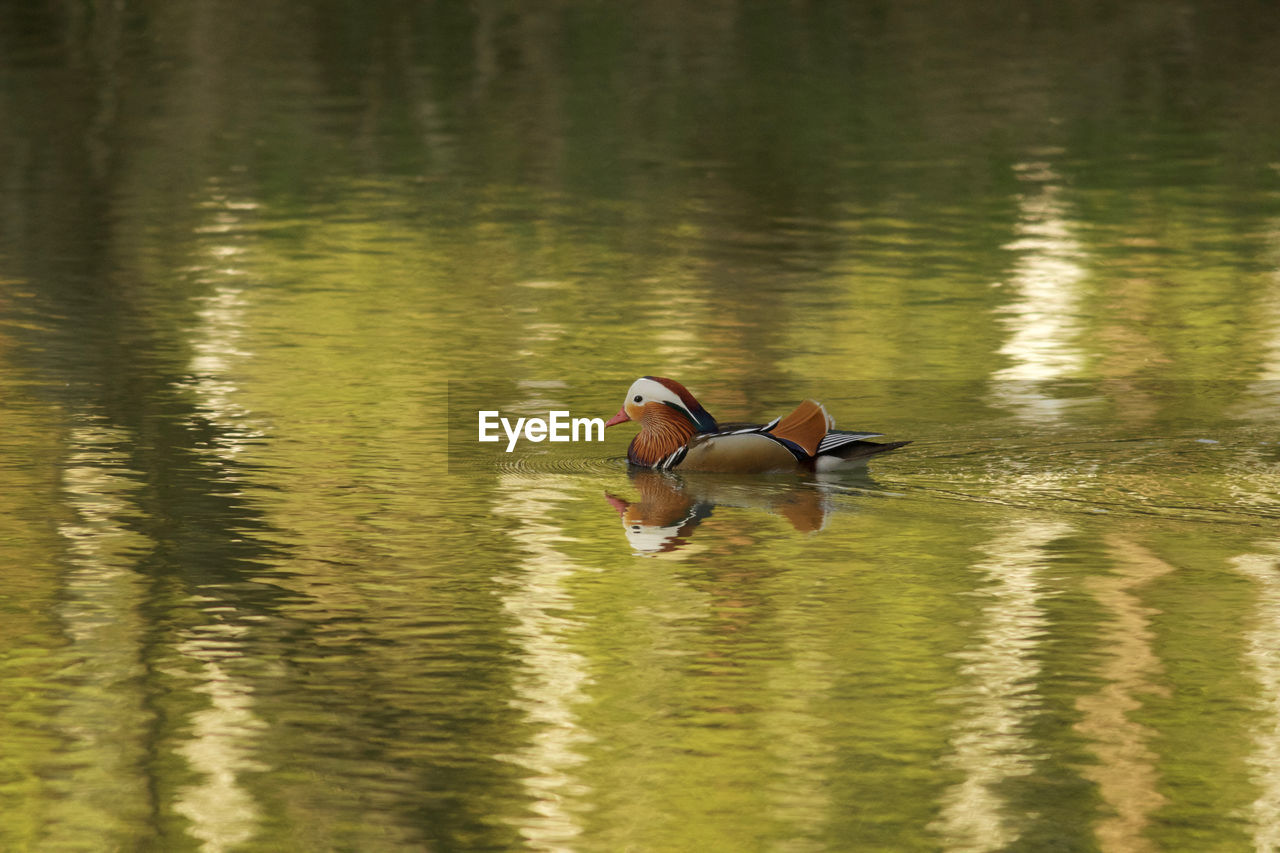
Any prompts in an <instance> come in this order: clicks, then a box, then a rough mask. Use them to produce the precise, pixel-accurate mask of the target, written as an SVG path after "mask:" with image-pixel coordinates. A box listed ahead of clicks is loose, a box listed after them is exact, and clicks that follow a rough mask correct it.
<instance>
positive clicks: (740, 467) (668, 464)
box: [605, 376, 910, 474]
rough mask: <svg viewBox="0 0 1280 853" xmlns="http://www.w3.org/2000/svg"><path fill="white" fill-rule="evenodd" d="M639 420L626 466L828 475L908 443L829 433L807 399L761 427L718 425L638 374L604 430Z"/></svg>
mask: <svg viewBox="0 0 1280 853" xmlns="http://www.w3.org/2000/svg"><path fill="white" fill-rule="evenodd" d="M626 421H637V422H639V424H640V432H639V433H638V434H637V435H636V437H635V438H634V439H632V441H631V446H630V447H629V448H627V461H628V462H630V463H631V464H632V465H635V466H638V467H641V468H658V469H661V470H666V471H669V470H676V471H707V472H719V473H728V474H770V473H781V472H787V471H794V472H817V473H826V472H829V471H837V470H840V469H844V468H851V467H854V466H857V465H860V464H863V463H864V462H865V461H866V459H867V457H868V456H872V455H874V454H877V453H884V452H885V451H887V450H893V449H894V448H897V447H902V446H903V445H904V444H910V442H909V441H891V442H884V443H878V442H874V441H868V440H867V439H870V438H879V437H880V436H881V433H875V432H846V431H844V430H837V429H833V427H834V426H835V421H834V420H833V419H832V417H831V415H829V414H827V410H826V409H824V408H823V407H822V404H821V403H817V402H815V401H813V400H805V401H804V402H803V403H801V404H800V405H799V406H796V408H795V411H793V412H791V414H789V415H786V416H785V417H780V418H774V419H773V420H772V421H770V422H769V423H767V424H718V423H716V419H715V418H713V417H711V415H710V413H708V412H707V410H706V409H704V408H703V407H702V405H701V404H700V403H699V402H698V401H697V399H695V398H694V396H693V395H692V394H690V393H689V389H687V388H685V387H684V386H683V385H681V384H680V383H679V382H676V381H675V380H674V379H663V378H661V377H658V376H643V377H641V378H639V379H637V380H636V381H635V382H633V383H631V388H630V389H629V390H628V391H627V396H626V399H624V400H623V403H622V408H621V409H620V410H619V411H618V413H617V414H616V415H614V416H613V417H612V418H610V419H609V420H608V421H607V422H605V426H606V427H611V426H616V425H617V424H620V423H624V422H626Z"/></svg>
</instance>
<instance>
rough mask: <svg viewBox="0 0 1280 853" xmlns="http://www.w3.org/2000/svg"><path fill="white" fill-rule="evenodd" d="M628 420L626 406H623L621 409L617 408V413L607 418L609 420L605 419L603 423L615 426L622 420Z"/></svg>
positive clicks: (629, 418)
mask: <svg viewBox="0 0 1280 853" xmlns="http://www.w3.org/2000/svg"><path fill="white" fill-rule="evenodd" d="M629 420H631V416H630V415H628V414H627V407H626V406H623V407H622V408H621V409H618V414H616V415H614V416H613V417H611V418H609V420H607V421H605V422H604V425H605V426H607V427H611V426H617V425H618V424H620V423H622V422H623V421H629Z"/></svg>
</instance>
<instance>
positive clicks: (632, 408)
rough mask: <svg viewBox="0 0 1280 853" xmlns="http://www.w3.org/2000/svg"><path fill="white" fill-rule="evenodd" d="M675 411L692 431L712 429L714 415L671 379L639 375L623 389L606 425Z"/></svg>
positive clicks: (709, 430)
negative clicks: (622, 393) (686, 421)
mask: <svg viewBox="0 0 1280 853" xmlns="http://www.w3.org/2000/svg"><path fill="white" fill-rule="evenodd" d="M675 413H679V414H680V415H683V416H684V417H685V418H687V419H688V421H689V423H690V424H692V425H693V428H694V431H695V432H715V430H716V419H715V418H713V417H711V415H710V413H708V412H707V410H706V409H704V408H702V405H701V404H700V403H699V402H698V401H697V399H695V398H694V396H693V395H692V394H690V393H689V389H688V388H685V387H684V386H683V385H681V384H680V383H679V382H676V381H675V380H674V379H663V378H662V377H660V376H642V377H640V378H639V379H637V380H636V381H635V382H632V383H631V387H630V388H629V389H627V396H626V398H625V399H623V401H622V408H621V409H619V410H618V414H616V415H614V416H613V417H611V418H609V420H608V421H607V422H606V423H605V426H606V427H611V426H616V425H617V424H620V423H623V422H625V421H641V422H643V421H645V420H647V419H649V418H651V417H658V416H661V417H666V416H670V415H672V414H675Z"/></svg>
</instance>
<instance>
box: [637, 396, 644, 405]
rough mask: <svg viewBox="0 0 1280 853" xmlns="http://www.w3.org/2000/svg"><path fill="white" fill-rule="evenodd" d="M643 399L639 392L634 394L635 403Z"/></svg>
mask: <svg viewBox="0 0 1280 853" xmlns="http://www.w3.org/2000/svg"><path fill="white" fill-rule="evenodd" d="M643 399H644V397H642V396H640V395H639V394H637V395H636V402H637V403H639V402H640V401H641V400H643Z"/></svg>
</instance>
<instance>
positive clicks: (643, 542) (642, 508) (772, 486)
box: [605, 468, 875, 555]
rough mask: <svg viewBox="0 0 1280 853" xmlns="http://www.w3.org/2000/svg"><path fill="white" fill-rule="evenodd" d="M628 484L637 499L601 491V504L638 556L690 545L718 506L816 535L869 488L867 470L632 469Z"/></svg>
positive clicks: (668, 551)
mask: <svg viewBox="0 0 1280 853" xmlns="http://www.w3.org/2000/svg"><path fill="white" fill-rule="evenodd" d="M629 476H630V478H631V484H632V485H633V486H634V487H635V489H636V491H637V492H639V497H638V498H637V499H635V500H626V499H625V498H621V497H618V496H617V495H614V494H610V493H609V492H606V493H605V500H607V501H608V502H609V503H610V505H612V506H613V508H614V509H615V510H617V511H618V515H620V516H621V517H622V529H623V531H624V532H625V534H626V537H627V541H628V542H630V543H631V547H632V548H633V549H634V550H635V552H636V553H637V554H642V555H658V554H668V553H671V552H674V551H677V550H679V549H681V548H684V547H685V546H687V545H688V544H689V540H690V539H691V538H692V536H693V534H694V532H695V531H696V530H697V528H698V526H699V525H700V524H702V522H703V520H704V519H706V518H708V517H710V515H711V513H712V511H713V510H714V509H715V508H716V507H718V506H729V507H739V508H743V509H751V510H760V511H764V512H768V513H772V514H774V515H778V516H781V517H782V518H784V519H786V520H787V522H788V523H789V524H790V525H791V526H792V527H793V528H794V529H795V530H797V531H799V532H801V533H814V532H816V531H819V530H821V529H822V528H824V527H825V526H826V524H827V519H828V518H829V517H830V516H831V514H832V513H833V512H836V511H838V510H837V507H838V506H839V504H840V503H841V502H839V501H837V500H836V499H835V497H836V495H840V494H845V495H847V494H848V493H849V492H850V491H851V490H854V491H856V490H857V489H858V488H859V487H872V486H874V485H875V484H874V481H872V479H871V478H870V476H869V475H868V474H867V473H866V471H865V470H862V471H858V472H856V473H846V474H843V475H842V476H840V477H839V478H830V479H823V478H806V479H804V480H795V479H790V478H788V479H779V480H776V481H775V480H773V479H772V478H768V479H766V480H765V481H764V482H762V481H761V479H760V478H758V477H742V476H733V475H724V476H717V475H707V474H704V475H696V476H691V477H683V476H681V475H679V474H673V473H670V472H667V471H647V470H644V469H638V468H633V469H632V470H631V471H630V473H629Z"/></svg>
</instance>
